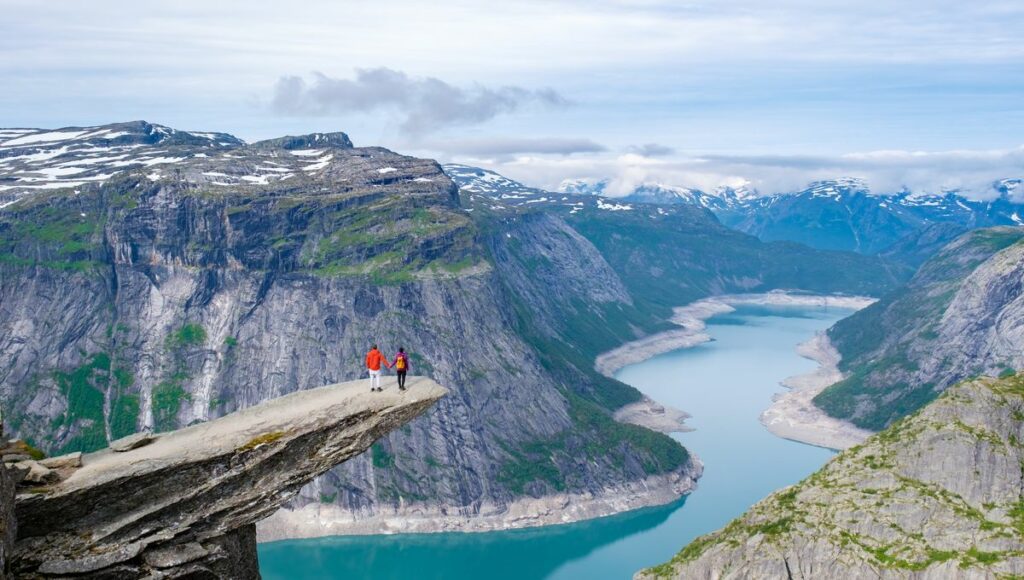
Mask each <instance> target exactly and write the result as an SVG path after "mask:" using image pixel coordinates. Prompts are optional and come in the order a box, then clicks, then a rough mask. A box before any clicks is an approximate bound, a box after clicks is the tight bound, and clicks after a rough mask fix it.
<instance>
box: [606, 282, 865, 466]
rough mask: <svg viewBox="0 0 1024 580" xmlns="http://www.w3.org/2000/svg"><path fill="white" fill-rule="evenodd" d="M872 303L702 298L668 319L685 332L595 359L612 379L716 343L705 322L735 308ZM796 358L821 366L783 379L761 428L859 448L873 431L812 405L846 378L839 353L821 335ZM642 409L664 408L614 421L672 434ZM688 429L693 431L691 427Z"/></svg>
mask: <svg viewBox="0 0 1024 580" xmlns="http://www.w3.org/2000/svg"><path fill="white" fill-rule="evenodd" d="M874 302H875V299H874V298H868V297H865V296H847V295H822V294H802V293H791V292H786V291H782V290H775V291H772V292H766V293H760V294H723V295H721V296H713V297H709V298H704V299H701V300H698V301H696V302H692V303H690V304H687V305H686V306H680V307H677V308H674V309H673V315H672V317H671V318H670V321H671V322H672V323H674V324H677V325H679V326H680V327H681V328H679V329H676V330H668V331H665V332H659V333H657V334H652V335H650V336H646V337H644V338H641V339H638V340H635V341H632V342H628V343H626V344H623V345H622V346H619V347H617V348H614V349H612V350H610V351H607V352H604V353H602V354H601V355H599V356H598V357H597V359H595V361H594V368H595V370H597V371H598V372H600V373H601V374H603V375H605V376H607V377H609V378H614V375H615V373H616V372H618V371H619V370H620V369H622V368H623V367H625V366H627V365H631V364H636V363H639V362H643V361H645V360H647V359H649V358H652V357H655V356H658V355H660V354H664V353H666V352H671V351H674V350H678V349H682V348H693V347H695V346H697V345H700V344H703V343H705V342H709V341H711V340H713V339H712V337H711V336H710V335H709V334H707V332H706V329H707V324H706V322H705V321H706V320H708V319H709V318H711V317H713V316H716V315H719V314H727V313H729V312H733V311H735V310H736V308H735V307H736V306H751V305H754V306H795V307H799V306H824V307H830V306H831V307H835V308H843V309H849V310H860V309H862V308H865V307H867V306H869V305H871V304H873V303H874ZM797 354H799V355H800V356H802V357H804V358H808V359H810V360H813V361H814V362H816V363H818V365H819V366H818V368H817V369H815V370H814V371H812V372H810V373H806V374H803V375H797V376H793V377H788V378H786V379H785V380H783V381H782V382H781V383H780V384H781V386H783V387H786V389H787V390H786V391H784V392H780V393H777V394H776V395H775V396H773V397H772V403H771V405H769V407H768V408H767V409H765V410H764V412H762V413H761V416H760V420H761V424H763V425H764V426H765V428H767V429H768V430H769V431H770V432H771V433H772V434H773V435H776V436H777V437H781V438H783V439H789V440H792V441H796V442H799V443H804V444H807V445H815V446H817V447H826V448H828V449H836V450H842V449H846V448H847V447H851V446H853V445H856V444H858V443H860V442H861V441H863V440H864V439H866V438H867V437H869V436H870V435H872V434H873V433H872V432H870V431H867V430H865V429H861V428H859V427H857V426H855V425H853V424H852V423H849V422H846V421H843V420H840V419H836V418H834V417H830V416H828V415H827V414H826V413H825V412H824V411H822V410H821V409H818V407H816V406H815V405H814V403H812V402H811V400H812V399H813V398H814V397H815V396H816V395H817V394H818V393H820V392H821V391H822V390H824V389H825V388H826V387H828V386H829V385H832V384H833V383H835V382H838V381H840V380H842V378H843V376H842V373H841V372H840V371H839V368H838V366H837V365H838V363H839V358H840V357H839V353H838V352H837V351H836V350H835V348H834V347H832V345H831V343H830V342H829V340H828V335H826V334H825V333H820V334H818V335H816V336H815V337H814V338H812V339H811V340H808V341H806V342H804V343H801V344H800V345H798V346H797ZM643 407H646V408H654V407H661V405H659V404H658V403H657V402H655V401H652V400H650V398H649V397H646V396H645V397H644V401H641V402H639V403H633V404H631V405H626V406H625V407H623V408H621V409H619V410H618V411H617V412H616V413H615V418H616V419H617V420H619V421H622V422H626V423H635V424H637V425H642V426H644V427H648V428H650V429H654V430H656V431H661V432H663V433H667V432H672V431H665V430H664V428H662V427H665V426H664V425H663V424H662V422H660V421H658V420H657V418H656V416H655V415H656V413H651V412H648V413H647V415H648V416H646V417H644V416H640V415H641V413H640V412H639V411H638V409H640V408H643ZM671 411H672V412H674V413H676V414H677V415H676V416H677V417H678V416H684V417H683V418H684V419H685V418H686V417H689V414H688V413H686V412H684V411H679V410H676V409H672V410H671ZM678 422H679V423H681V422H682V421H678ZM684 427H685V426H684ZM685 429H686V430H691V428H689V427H685ZM676 432H678V430H676Z"/></svg>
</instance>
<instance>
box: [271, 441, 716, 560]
mask: <svg viewBox="0 0 1024 580" xmlns="http://www.w3.org/2000/svg"><path fill="white" fill-rule="evenodd" d="M691 457H692V459H693V465H692V467H691V468H690V469H686V470H682V471H676V472H672V473H668V474H660V475H655V476H651V477H649V478H647V479H644V480H642V481H634V482H629V483H626V484H624V485H622V486H618V487H615V488H610V489H605V490H602V491H601V493H599V494H593V493H573V494H568V493H560V494H554V495H546V496H544V497H540V498H533V497H524V498H520V499H518V500H516V501H514V502H512V503H511V504H508V505H501V506H498V505H493V504H489V503H487V504H483V505H480V506H474V507H472V508H464V509H463V510H457V509H455V508H448V507H446V508H442V507H439V506H437V505H425V504H418V503H412V504H408V505H403V506H401V507H400V508H399V509H397V510H394V511H391V512H388V513H366V514H358V513H357V514H353V513H352V512H349V511H345V510H341V509H338V508H337V507H336V506H335V505H333V504H319V503H318V504H310V505H307V506H305V507H303V508H300V509H297V510H279V511H278V512H277V513H275V514H274V515H272V516H270V517H269V518H267V519H265V520H263V521H262V522H260V523H259V524H258V525H257V538H258V541H260V542H272V541H275V540H284V539H291V538H315V537H321V536H334V535H342V534H344V535H369V534H396V533H403V534H409V533H411V534H417V533H436V532H493V531H500V530H513V529H519V528H530V527H535V526H550V525H556V524H568V523H572V522H578V521H582V520H589V519H593V518H599V517H603V516H610V515H615V514H618V513H621V512H625V511H630V510H634V509H639V508H643V507H650V506H656V505H663V504H667V503H670V502H673V501H675V500H677V499H679V498H680V497H682V496H683V495H685V494H687V493H690V492H691V491H693V490H694V489H696V487H697V480H698V479H699V478H700V476H701V473H702V472H703V470H704V465H703V464H702V463H701V461H700V459H698V458H697V457H696V456H693V455H692V454H691Z"/></svg>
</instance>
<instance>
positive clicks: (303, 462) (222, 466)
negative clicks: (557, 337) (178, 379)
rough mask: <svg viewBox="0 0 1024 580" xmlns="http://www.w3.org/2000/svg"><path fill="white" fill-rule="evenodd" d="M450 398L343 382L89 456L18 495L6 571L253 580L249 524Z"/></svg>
mask: <svg viewBox="0 0 1024 580" xmlns="http://www.w3.org/2000/svg"><path fill="white" fill-rule="evenodd" d="M446 392H447V391H446V390H445V389H444V388H442V387H441V386H439V385H438V384H437V383H435V382H433V381H431V380H430V379H426V378H420V377H411V378H410V379H409V390H408V391H406V392H399V391H397V390H393V389H389V390H386V391H385V392H383V393H371V392H370V391H369V389H368V387H367V383H366V381H353V382H348V383H340V384H336V385H331V386H327V387H322V388H318V389H312V390H306V391H299V392H296V393H293V394H290V395H287V396H284V397H280V398H277V399H274V400H271V401H268V402H266V403H263V404H260V405H257V406H254V407H250V408H248V409H245V410H243V411H240V412H237V413H233V414H231V415H227V416H225V417H222V418H220V419H217V420H214V421H210V422H207V423H201V424H197V425H193V426H191V427H187V428H184V429H181V430H178V431H174V432H170V433H165V434H159V435H154V436H152V440H151V441H148V442H147V441H146V439H147V438H146V437H141V438H140V437H136V438H135V439H136V440H135V442H134V445H138V444H140V443H145V444H144V445H143V446H140V447H136V448H131V449H129V450H127V451H121V452H118V451H115V450H114V449H109V448H108V449H104V450H101V451H98V452H96V453H90V454H88V455H85V456H83V457H82V458H81V466H80V467H78V468H76V469H73V470H71V471H70V472H68V473H64V474H62V475H63V479H61V480H60V481H56V482H54V483H49V484H43V485H37V486H33V487H27V486H24V485H23V486H21V487H20V488H19V489H18V494H17V496H16V502H15V507H16V515H17V522H18V525H17V541H16V542H15V545H14V551H13V554H12V555H11V562H10V564H11V568H12V572H13V573H14V575H15V576H16V577H19V578H22V577H25V578H34V577H52V576H60V577H62V578H63V577H99V576H102V577H143V576H147V577H154V578H176V577H185V576H187V577H211V576H212V577H230V578H245V577H258V571H257V560H256V544H255V529H254V525H253V524H255V522H257V521H258V520H260V519H262V518H264V517H266V516H267V515H270V514H271V513H273V512H274V511H275V510H276V509H278V508H279V507H280V506H281V504H283V503H284V502H286V501H287V500H288V499H290V498H291V497H292V496H294V495H295V494H296V493H297V492H298V491H299V488H300V487H302V485H304V484H306V483H308V482H309V481H310V480H312V479H313V478H314V477H316V476H318V475H320V474H322V473H324V472H325V471H327V470H328V469H330V468H331V467H333V466H335V465H337V464H339V463H341V462H343V461H345V460H347V459H349V458H351V457H354V456H356V455H358V454H360V453H362V452H363V451H365V450H366V449H367V448H368V447H370V445H372V444H373V442H374V441H376V440H377V439H378V438H379V437H381V436H382V435H384V434H386V433H387V432H388V431H390V430H392V429H394V428H396V427H399V426H401V425H403V424H405V423H406V422H408V421H410V420H411V419H413V418H415V417H416V416H418V415H420V414H421V413H423V412H424V411H426V410H427V409H428V408H430V407H431V406H432V405H433V404H434V403H435V402H436V401H437V400H438V399H440V398H441V397H442V396H443V395H444V394H445V393H446ZM140 439H141V441H140ZM115 443H117V442H115ZM132 446H133V445H122V446H119V445H113V444H112V447H114V448H115V449H116V448H118V447H121V448H130V447H132ZM76 463H77V462H76Z"/></svg>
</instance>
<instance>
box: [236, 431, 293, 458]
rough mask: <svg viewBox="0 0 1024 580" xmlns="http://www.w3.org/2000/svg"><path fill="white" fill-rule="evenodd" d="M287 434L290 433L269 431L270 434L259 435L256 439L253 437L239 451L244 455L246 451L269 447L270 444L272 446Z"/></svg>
mask: <svg viewBox="0 0 1024 580" xmlns="http://www.w3.org/2000/svg"><path fill="white" fill-rule="evenodd" d="M287 434H288V433H286V432H285V431H269V432H267V433H264V434H262V435H257V436H256V437H253V438H252V439H250V440H249V441H248V442H247V443H246V444H245V445H242V446H241V447H239V448H238V450H237V451H238V452H239V453H242V452H245V451H252V450H253V449H256V448H257V447H262V446H264V445H269V444H271V443H273V442H275V441H278V440H279V439H281V438H282V437H284V436H285V435H287Z"/></svg>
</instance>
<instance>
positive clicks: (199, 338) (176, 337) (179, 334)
mask: <svg viewBox="0 0 1024 580" xmlns="http://www.w3.org/2000/svg"><path fill="white" fill-rule="evenodd" d="M205 342H206V329H205V328H203V327H202V325H200V324H196V323H189V324H186V325H184V326H182V327H181V328H179V329H178V330H177V331H176V332H175V333H173V334H172V335H171V336H170V339H169V344H170V345H171V347H172V348H181V347H189V346H199V345H202V344H204V343H205Z"/></svg>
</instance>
